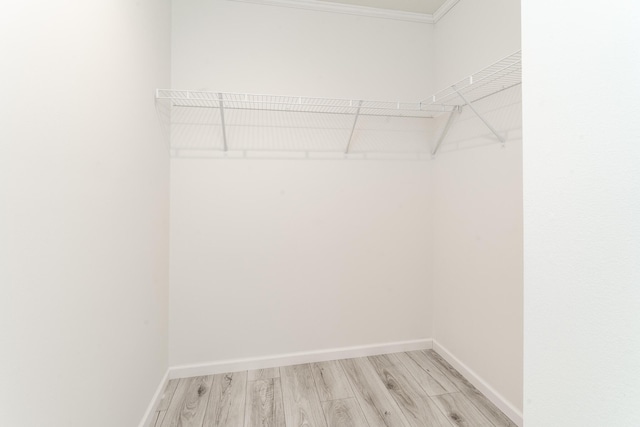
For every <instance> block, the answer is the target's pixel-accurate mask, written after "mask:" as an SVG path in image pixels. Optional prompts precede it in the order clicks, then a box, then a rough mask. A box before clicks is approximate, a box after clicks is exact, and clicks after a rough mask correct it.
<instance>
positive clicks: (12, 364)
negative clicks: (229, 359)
mask: <svg viewBox="0 0 640 427" xmlns="http://www.w3.org/2000/svg"><path fill="white" fill-rule="evenodd" d="M0 33H1V34H0V50H1V55H2V81H1V82H0V87H2V89H1V92H2V94H3V96H2V97H1V99H0V120H1V122H2V125H1V126H0V127H1V128H2V140H1V142H0V146H1V147H2V156H1V157H0V283H1V284H2V285H1V287H2V298H0V378H2V387H0V425H3V426H20V427H40V426H51V427H63V426H64V427H70V426H74V427H75V426H78V427H80V426H89V425H90V426H96V427H98V426H104V427H114V426H133V425H137V424H138V422H139V421H140V419H141V418H142V416H143V414H144V411H145V409H146V407H147V404H148V403H149V399H150V398H151V397H152V396H153V393H154V390H155V389H156V387H157V386H158V383H159V382H160V381H161V379H162V377H163V375H164V373H165V372H166V369H167V328H168V325H167V323H168V319H167V317H168V307H167V304H168V268H167V265H168V231H167V230H168V202H169V197H168V187H169V183H168V169H169V168H168V156H167V151H166V147H165V146H164V144H163V142H162V139H161V135H160V131H159V127H158V124H157V119H156V115H155V111H154V104H153V90H154V88H155V87H157V86H163V85H167V84H169V66H170V62H169V61H170V51H169V46H170V39H169V38H170V7H169V2H168V1H155V0H154V1H151V0H141V1H137V2H129V1H111V0H109V1H93V2H75V1H64V0H61V1H57V2H49V1H35V2H11V4H10V5H4V7H3V11H2V14H0Z"/></svg>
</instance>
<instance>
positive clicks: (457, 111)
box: [431, 106, 462, 158]
mask: <svg viewBox="0 0 640 427" xmlns="http://www.w3.org/2000/svg"><path fill="white" fill-rule="evenodd" d="M461 112H462V108H460V106H456V107H454V110H453V111H451V113H449V118H448V119H447V123H445V125H444V129H442V133H441V134H440V136H439V137H438V140H437V141H436V146H435V147H434V148H433V151H432V152H431V158H434V157H435V156H436V154H437V153H438V149H439V148H440V145H441V144H442V141H444V139H445V138H446V136H447V134H448V133H449V129H451V125H453V122H454V121H455V120H456V118H457V117H458V116H459V115H460V113H461Z"/></svg>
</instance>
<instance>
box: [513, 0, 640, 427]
mask: <svg viewBox="0 0 640 427" xmlns="http://www.w3.org/2000/svg"><path fill="white" fill-rule="evenodd" d="M549 10H553V11H554V13H549ZM639 20H640V5H639V4H638V3H637V2H629V1H616V2H612V3H610V4H608V8H607V13H605V14H602V13H600V12H599V11H597V10H595V9H593V8H588V7H583V2H578V1H567V2H553V1H548V0H547V1H535V2H532V1H530V2H524V5H523V49H524V53H525V57H524V81H525V85H524V93H523V95H524V96H523V100H524V130H525V132H524V220H525V223H524V225H525V235H524V249H525V251H524V253H525V276H524V280H525V311H524V315H525V365H524V373H525V374H524V381H525V382H524V385H525V396H524V397H525V416H526V425H527V427H537V426H550V425H562V426H568V427H574V426H580V427H591V426H593V427H595V426H637V425H640V406H639V405H638V402H640V362H639V361H640V316H639V315H638V313H640V286H639V284H640V263H639V262H638V260H640V221H638V219H639V218H640V168H639V166H638V164H639V163H638V160H639V159H640V145H639V144H638V141H639V140H640V121H638V116H639V115H640V99H639V98H638V94H639V93H640V83H639V82H638V75H639V74H640V57H639V56H638V54H637V52H638V40H640V29H639V28H638V25H637V23H638V21H639ZM594 22H597V23H598V25H597V28H594V27H593V25H592V24H593V23H594ZM594 101H595V102H597V108H596V106H595V105H594Z"/></svg>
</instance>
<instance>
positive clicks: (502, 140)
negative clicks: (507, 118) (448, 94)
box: [453, 86, 506, 145]
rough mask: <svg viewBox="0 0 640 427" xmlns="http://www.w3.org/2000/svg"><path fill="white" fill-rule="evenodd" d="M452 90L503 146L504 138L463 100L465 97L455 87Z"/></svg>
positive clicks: (465, 99)
mask: <svg viewBox="0 0 640 427" xmlns="http://www.w3.org/2000/svg"><path fill="white" fill-rule="evenodd" d="M453 90H455V91H456V93H457V94H458V96H459V97H460V98H462V100H463V101H464V103H465V105H468V106H469V108H470V109H471V111H473V114H475V115H476V116H478V118H479V119H480V120H482V123H484V125H485V126H486V127H488V128H489V130H490V131H491V132H493V134H494V135H495V136H496V138H498V140H499V141H500V142H501V143H502V145H504V143H505V141H506V140H505V138H504V136H502V135H500V134H499V133H498V131H497V130H495V128H494V127H493V126H491V124H490V123H489V122H488V121H487V120H486V119H485V118H484V117H482V115H481V114H480V113H479V112H478V111H477V110H476V109H475V108H473V105H471V103H470V102H469V101H468V100H467V98H465V96H464V95H463V94H462V93H460V92H459V91H458V89H456V87H455V86H454V87H453Z"/></svg>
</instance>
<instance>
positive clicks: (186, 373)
mask: <svg viewBox="0 0 640 427" xmlns="http://www.w3.org/2000/svg"><path fill="white" fill-rule="evenodd" d="M431 348H433V340H432V339H430V338H425V339H419V340H411V341H399V342H391V343H384V344H371V345H361V346H353V347H341V348H333V349H326V350H315V351H307V352H298V353H286V354H280V355H272V356H262V357H250V358H244V359H231V360H222V361H217V362H208V363H198V364H193V365H180V366H173V367H171V368H169V372H168V374H169V379H175V378H188V377H196V376H202V375H214V374H222V373H226V372H238V371H248V370H252V369H266V368H275V367H278V366H290V365H298V364H301V363H313V362H326V361H329V360H338V359H349V358H353V357H365V356H375V355H378V354H388V353H399V352H403V351H412V350H428V349H431Z"/></svg>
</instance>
